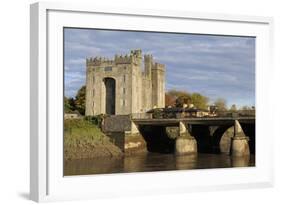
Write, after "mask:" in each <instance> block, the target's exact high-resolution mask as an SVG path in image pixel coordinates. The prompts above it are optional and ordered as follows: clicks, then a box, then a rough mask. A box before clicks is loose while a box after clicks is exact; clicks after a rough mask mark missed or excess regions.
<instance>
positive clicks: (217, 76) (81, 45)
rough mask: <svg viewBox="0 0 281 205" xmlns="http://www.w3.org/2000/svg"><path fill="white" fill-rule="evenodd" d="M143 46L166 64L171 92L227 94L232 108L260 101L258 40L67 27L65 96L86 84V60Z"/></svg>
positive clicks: (209, 94) (223, 95)
mask: <svg viewBox="0 0 281 205" xmlns="http://www.w3.org/2000/svg"><path fill="white" fill-rule="evenodd" d="M134 49H141V50H142V53H143V54H152V55H153V58H154V60H155V61H156V62H159V63H161V64H165V66H166V91H169V90H171V89H177V90H184V91H188V92H191V93H193V92H198V93H201V94H203V95H205V96H207V97H208V98H209V99H210V103H212V102H214V101H215V100H216V99H217V98H224V99H225V100H226V102H227V105H228V106H231V105H232V104H236V105H237V106H238V107H239V106H240V107H241V106H243V105H247V106H254V105H255V38H253V37H238V36H218V35H200V34H176V33H157V32H135V31H113V30H96V29H78V28H65V30H64V72H65V74H64V78H65V79H64V80H65V96H67V97H74V96H75V95H76V93H77V91H78V89H79V88H80V87H81V86H82V85H85V82H86V58H89V57H97V56H98V57H99V56H100V57H106V58H110V59H113V58H114V55H115V54H122V55H125V54H129V53H130V50H134Z"/></svg>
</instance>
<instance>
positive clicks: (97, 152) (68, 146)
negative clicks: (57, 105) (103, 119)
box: [64, 119, 121, 159]
mask: <svg viewBox="0 0 281 205" xmlns="http://www.w3.org/2000/svg"><path fill="white" fill-rule="evenodd" d="M120 153H121V151H119V148H117V147H116V146H115V145H114V144H113V143H112V142H111V141H110V138H109V137H108V136H106V135H105V134H104V133H103V132H102V131H101V129H100V128H99V127H98V126H97V125H95V124H93V123H91V122H90V121H87V120H83V119H68V120H64V157H65V159H81V158H92V157H99V156H114V155H118V154H120Z"/></svg>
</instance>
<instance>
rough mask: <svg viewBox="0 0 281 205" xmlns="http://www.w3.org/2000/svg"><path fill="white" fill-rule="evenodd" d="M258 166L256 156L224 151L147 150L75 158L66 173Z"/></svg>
mask: <svg viewBox="0 0 281 205" xmlns="http://www.w3.org/2000/svg"><path fill="white" fill-rule="evenodd" d="M249 166H255V156H254V155H251V156H249V157H231V156H229V155H224V154H198V155H184V156H176V155H174V154H158V153H147V154H143V155H138V156H126V157H122V158H108V157H104V158H96V159H83V160H72V161H66V162H65V163H64V175H65V176H69V175H89V174H109V173H127V172H151V171H167V170H188V169H210V168H229V167H249Z"/></svg>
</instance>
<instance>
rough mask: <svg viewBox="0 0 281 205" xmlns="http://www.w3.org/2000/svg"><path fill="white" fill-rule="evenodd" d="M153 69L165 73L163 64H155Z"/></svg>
mask: <svg viewBox="0 0 281 205" xmlns="http://www.w3.org/2000/svg"><path fill="white" fill-rule="evenodd" d="M153 69H156V70H161V71H163V72H165V65H164V64H161V63H154V65H153Z"/></svg>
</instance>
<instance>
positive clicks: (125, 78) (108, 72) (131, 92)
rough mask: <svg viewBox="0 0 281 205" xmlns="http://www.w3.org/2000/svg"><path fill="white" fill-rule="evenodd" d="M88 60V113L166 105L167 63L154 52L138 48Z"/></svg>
mask: <svg viewBox="0 0 281 205" xmlns="http://www.w3.org/2000/svg"><path fill="white" fill-rule="evenodd" d="M142 61H143V63H142ZM86 62H87V69H86V115H99V114H109V115H116V114H117V115H127V114H131V113H143V112H146V111H148V110H150V109H152V108H153V107H155V106H156V107H159V108H161V107H164V106H165V66H164V65H163V64H160V63H156V62H154V61H153V56H152V55H150V54H146V55H142V51H141V50H140V49H137V50H131V51H130V53H129V54H126V55H120V54H116V55H115V56H114V57H113V59H107V58H102V57H95V58H87V60H86ZM143 65H144V66H143ZM92 71H93V72H92Z"/></svg>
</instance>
